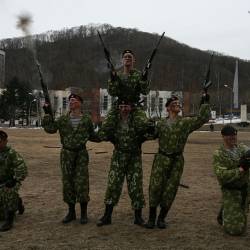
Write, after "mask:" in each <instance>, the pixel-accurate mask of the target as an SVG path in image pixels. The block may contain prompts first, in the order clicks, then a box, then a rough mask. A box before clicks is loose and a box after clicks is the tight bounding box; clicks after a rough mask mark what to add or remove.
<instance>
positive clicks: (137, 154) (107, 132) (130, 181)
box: [98, 112, 145, 209]
mask: <svg viewBox="0 0 250 250" xmlns="http://www.w3.org/2000/svg"><path fill="white" fill-rule="evenodd" d="M141 114H143V116H142V119H141V120H140V119H139V118H140V115H139V116H138V114H137V120H136V121H135V119H134V114H131V115H130V116H129V119H128V121H127V122H123V121H121V120H120V119H119V114H118V113H117V114H116V115H115V114H113V118H114V120H113V121H114V123H113V124H109V123H107V120H105V121H104V123H103V126H102V127H101V129H100V130H99V131H98V134H99V136H100V138H101V140H109V141H111V142H112V143H113V144H114V147H115V149H114V152H113V156H112V159H111V165H110V170H109V175H108V185H107V190H106V194H105V200H104V202H105V204H112V205H116V204H117V203H118V201H119V198H120V195H121V192H122V187H123V183H124V178H125V177H126V179H127V186H128V193H129V196H130V199H131V206H132V208H133V209H139V208H142V207H143V206H144V205H145V201H144V195H143V172H142V159H141V144H142V142H143V141H144V140H145V138H144V137H143V133H144V130H145V124H144V126H143V122H144V115H145V114H144V112H143V113H141ZM142 128H143V129H142Z"/></svg>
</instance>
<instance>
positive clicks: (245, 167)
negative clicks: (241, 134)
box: [213, 125, 250, 235]
mask: <svg viewBox="0 0 250 250" xmlns="http://www.w3.org/2000/svg"><path fill="white" fill-rule="evenodd" d="M221 135H222V139H223V145H222V146H220V148H219V149H218V150H216V151H215V153H214V157H213V166H214V172H215V174H216V176H217V179H218V182H219V184H220V186H221V191H222V207H221V210H220V213H219V215H218V217H217V220H218V223H219V224H220V225H222V226H223V229H224V231H225V232H226V233H228V234H230V235H241V234H243V233H244V232H245V231H246V223H247V214H246V212H247V210H248V201H247V192H248V185H249V167H250V151H247V150H248V148H247V146H245V145H244V144H237V130H236V129H235V128H234V127H233V126H231V125H226V126H224V127H223V128H222V130H221ZM246 152H247V154H248V158H246V157H245V155H246Z"/></svg>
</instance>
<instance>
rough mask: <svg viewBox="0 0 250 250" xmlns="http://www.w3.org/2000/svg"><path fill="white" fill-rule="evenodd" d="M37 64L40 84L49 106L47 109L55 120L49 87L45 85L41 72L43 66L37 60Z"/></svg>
mask: <svg viewBox="0 0 250 250" xmlns="http://www.w3.org/2000/svg"><path fill="white" fill-rule="evenodd" d="M35 62H36V66H37V69H38V73H39V77H40V83H41V87H42V91H43V95H44V99H45V103H46V104H47V105H48V106H45V109H47V111H48V114H49V115H50V116H51V117H52V119H53V120H54V114H53V110H52V106H51V102H50V98H49V91H48V86H47V84H45V82H44V80H43V75H42V72H41V65H40V63H39V61H38V60H35Z"/></svg>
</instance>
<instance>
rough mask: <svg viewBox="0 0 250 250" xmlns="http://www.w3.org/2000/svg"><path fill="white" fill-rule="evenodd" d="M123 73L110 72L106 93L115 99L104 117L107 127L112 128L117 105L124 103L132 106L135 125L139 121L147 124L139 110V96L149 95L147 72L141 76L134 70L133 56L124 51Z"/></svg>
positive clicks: (145, 118)
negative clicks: (142, 120)
mask: <svg viewBox="0 0 250 250" xmlns="http://www.w3.org/2000/svg"><path fill="white" fill-rule="evenodd" d="M122 62H123V71H121V72H118V73H117V72H111V73H110V75H111V76H110V80H109V81H108V93H109V94H110V95H111V96H113V97H117V98H118V99H117V100H116V101H115V103H114V105H113V107H112V109H111V110H110V112H109V113H108V115H107V117H106V124H107V126H110V127H112V124H113V123H114V121H115V120H116V117H117V113H118V110H117V109H118V105H119V103H122V102H126V103H131V104H132V105H133V117H134V120H135V123H137V122H138V124H140V121H141V119H144V122H145V123H146V122H147V117H146V114H145V112H144V111H143V110H142V109H141V107H140V104H139V100H140V94H143V95H146V94H148V93H149V90H150V89H149V82H148V81H147V72H145V74H142V73H141V72H140V71H138V70H137V69H135V68H134V63H135V56H134V53H133V52H132V51H131V50H124V51H123V53H122Z"/></svg>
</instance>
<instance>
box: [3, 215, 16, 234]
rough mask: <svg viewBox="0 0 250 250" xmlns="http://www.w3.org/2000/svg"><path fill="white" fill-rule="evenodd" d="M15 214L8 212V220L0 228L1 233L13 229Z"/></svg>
mask: <svg viewBox="0 0 250 250" xmlns="http://www.w3.org/2000/svg"><path fill="white" fill-rule="evenodd" d="M14 216H15V212H13V211H8V212H7V213H6V220H5V222H4V224H3V225H2V226H1V227H0V231H2V232H3V231H8V230H10V229H11V228H12V227H13V222H14Z"/></svg>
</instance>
